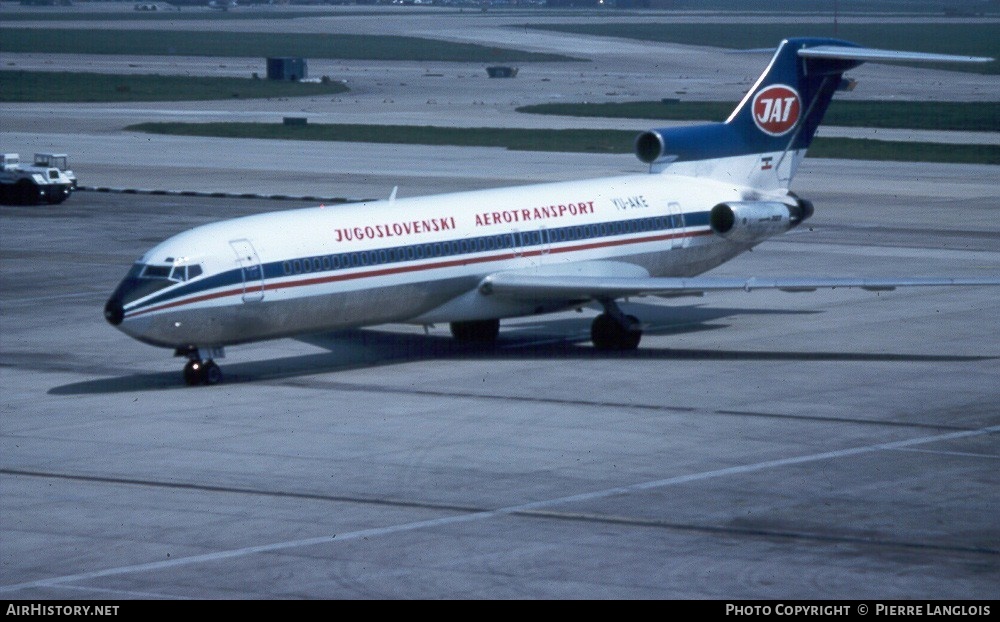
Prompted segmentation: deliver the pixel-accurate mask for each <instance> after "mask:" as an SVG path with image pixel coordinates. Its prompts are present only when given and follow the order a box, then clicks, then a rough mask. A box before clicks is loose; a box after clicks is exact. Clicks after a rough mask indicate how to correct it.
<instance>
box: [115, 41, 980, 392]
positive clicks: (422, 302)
mask: <svg viewBox="0 0 1000 622" xmlns="http://www.w3.org/2000/svg"><path fill="white" fill-rule="evenodd" d="M988 60H990V59H985V58H970V57H956V56H944V55H937V54H922V53H910V52H892V51H886V50H876V49H870V48H863V47H859V46H857V45H855V44H852V43H848V42H845V41H837V40H831V39H788V40H785V41H783V42H782V43H781V44H780V46H779V47H778V49H777V52H776V53H775V55H774V57H773V58H772V60H771V62H770V64H769V65H768V67H767V69H766V70H765V71H764V73H763V75H762V76H761V77H760V79H759V80H758V81H757V83H756V84H755V85H754V86H753V88H752V89H750V91H749V92H748V93H747V95H746V97H745V98H744V99H743V101H742V102H740V104H739V105H738V106H737V108H736V110H735V111H734V112H733V113H732V115H731V116H730V117H729V119H728V120H727V121H725V122H724V123H715V124H708V125H699V126H693V127H681V128H669V129H656V130H650V131H648V132H645V133H643V134H641V135H640V136H639V137H638V138H637V140H636V144H635V147H636V154H637V155H638V157H639V159H640V160H642V161H643V162H645V163H648V164H649V165H650V172H649V174H642V175H631V176H624V177H612V178H607V179H597V180H591V181H578V182H565V183H554V184H545V185H533V186H523V187H517V188H510V189H502V190H487V191H476V192H463V193H455V194H446V195H438V196H428V197H419V198H412V199H405V200H403V199H400V200H392V199H390V200H389V201H379V202H371V203H362V204H356V205H351V206H342V207H338V208H335V209H330V208H327V209H322V208H319V207H317V208H311V209H301V210H292V211H285V212H276V213H271V214H261V215H257V216H250V217H246V218H238V219H234V220H229V221H225V222H218V223H215V224H210V225H206V226H202V227H198V228H196V229H192V230H190V231H187V232H185V233H181V234H179V235H176V236H174V237H172V238H170V239H169V240H167V241H165V242H163V243H162V244H159V245H158V246H156V247H154V248H153V249H152V250H150V251H149V252H147V253H146V254H145V255H143V257H142V258H141V259H140V260H139V261H138V263H136V264H135V265H134V266H133V267H132V270H131V271H130V272H129V273H128V275H127V276H126V277H125V279H124V280H123V281H122V282H121V284H120V285H119V286H118V288H117V289H116V290H115V291H114V293H113V294H112V295H111V298H110V299H109V300H108V302H107V305H106V306H105V309H104V315H105V317H106V318H107V320H108V322H110V323H111V324H112V325H114V326H117V327H118V328H119V329H120V330H122V331H123V332H125V333H126V334H128V335H130V336H132V337H134V338H136V339H138V340H140V341H143V342H145V343H148V344H152V345H156V346H162V347H167V348H173V349H174V350H175V352H176V354H178V355H180V356H186V357H187V358H188V363H187V366H186V367H185V368H184V378H185V380H186V381H187V382H188V383H189V384H200V383H205V384H214V383H216V382H218V381H219V380H220V379H221V372H220V370H219V367H218V366H217V365H216V364H215V362H214V359H216V358H219V357H221V356H222V352H223V347H224V346H227V345H232V344H239V343H247V342H252V341H259V340H264V339H274V338H278V337H287V336H292V335H300V334H305V333H315V332H321V331H327V330H333V329H340V328H348V327H358V326H368V325H374V324H384V323H392V322H406V323H415V324H432V323H438V322H448V323H450V324H451V330H452V333H453V335H454V336H455V338H457V339H460V340H469V341H491V340H493V339H495V338H496V337H497V333H498V330H499V325H500V319H501V318H510V317H517V316H525V315H531V314H538V313H548V312H553V311H560V310H564V309H568V308H573V307H579V306H580V305H583V304H588V303H593V302H596V303H599V305H600V306H601V307H603V310H604V312H603V313H601V314H600V315H598V316H597V317H596V318H595V319H594V321H593V326H592V328H591V336H592V339H593V342H594V346H595V347H597V348H599V349H632V348H636V347H637V346H638V345H639V339H640V337H641V327H642V325H641V321H640V319H639V318H636V317H633V316H629V315H626V314H624V313H623V312H622V310H621V309H620V308H619V306H618V305H617V303H616V301H617V300H618V299H621V298H624V297H626V296H639V295H645V294H652V295H660V296H674V295H677V296H681V295H688V294H700V293H702V292H708V291H718V290H737V289H739V290H750V289H781V290H788V291H813V290H815V289H817V288H832V287H862V288H865V289H872V290H884V289H892V288H895V287H905V286H921V285H924V286H943V285H997V284H1000V278H980V279H960V278H955V279H941V278H934V279H918V278H871V279H858V278H835V277H830V276H828V275H826V276H819V277H771V276H769V277H765V278H751V279H733V278H713V277H706V276H698V275H701V274H702V273H704V272H706V271H708V270H710V269H712V268H714V267H716V266H718V265H720V264H722V263H724V262H726V261H728V260H730V259H732V258H733V257H736V256H737V255H739V254H740V253H743V252H744V251H747V250H749V249H750V248H752V247H754V246H755V245H757V244H759V243H761V242H763V241H764V240H766V239H767V238H769V237H771V236H773V235H777V234H779V233H782V232H784V231H787V230H789V229H791V228H792V227H795V226H796V225H798V224H799V223H801V222H802V221H803V220H805V219H807V218H809V217H810V216H811V215H812V213H813V206H812V204H811V203H810V202H809V201H806V200H803V199H799V198H798V197H797V196H795V195H794V194H792V193H791V192H789V189H788V188H789V184H790V182H791V180H792V177H793V176H794V174H795V171H796V168H797V167H798V165H799V164H800V163H801V161H802V158H803V157H805V153H806V149H807V148H808V147H809V144H810V142H811V141H812V138H813V135H814V134H815V132H816V128H817V126H818V125H819V123H820V120H821V119H822V117H823V113H824V112H825V111H826V109H827V106H828V105H829V103H830V100H831V98H832V97H833V94H834V93H835V92H836V91H837V90H838V89H841V88H842V86H843V85H844V84H845V83H846V80H845V79H844V78H843V73H844V71H846V70H848V69H851V68H853V67H856V66H858V65H859V64H861V63H862V62H864V61H938V62H939V61H964V62H983V61H988Z"/></svg>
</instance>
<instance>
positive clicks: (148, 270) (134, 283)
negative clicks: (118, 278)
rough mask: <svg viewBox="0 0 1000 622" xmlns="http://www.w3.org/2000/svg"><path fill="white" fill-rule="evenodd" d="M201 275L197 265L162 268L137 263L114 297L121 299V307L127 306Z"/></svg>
mask: <svg viewBox="0 0 1000 622" xmlns="http://www.w3.org/2000/svg"><path fill="white" fill-rule="evenodd" d="M201 274H202V268H201V266H200V265H198V264H192V265H180V266H169V265H167V266H164V265H153V264H142V263H137V264H135V265H134V266H132V269H131V270H129V273H128V275H127V276H126V277H125V280H124V281H122V283H121V285H119V286H118V290H117V291H116V295H117V296H119V297H120V298H121V301H122V304H123V305H127V304H129V303H130V302H134V301H136V300H139V299H140V298H145V297H146V296H149V295H150V294H152V293H155V292H158V291H160V290H161V289H164V288H167V287H170V286H171V285H175V284H177V283H183V282H184V281H187V280H189V279H193V278H195V277H197V276H199V275H201Z"/></svg>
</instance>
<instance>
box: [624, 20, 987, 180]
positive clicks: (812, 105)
mask: <svg viewBox="0 0 1000 622" xmlns="http://www.w3.org/2000/svg"><path fill="white" fill-rule="evenodd" d="M991 60H993V59H991V58H983V57H971V56H954V55H950V54H927V53H922V52H897V51H891V50H877V49H873V48H865V47H861V46H859V45H857V44H854V43H850V42H848V41H840V40H837V39H818V38H796V39H785V40H784V41H782V42H781V44H780V45H779V46H778V50H777V51H776V52H775V54H774V57H773V58H772V59H771V62H770V64H769V65H768V66H767V69H765V70H764V73H763V74H762V75H761V76H760V78H759V79H758V80H757V83H756V84H754V85H753V88H751V89H750V90H749V91H748V92H747V94H746V97H744V98H743V101H741V102H740V103H739V105H738V106H737V107H736V109H735V110H734V111H733V113H732V114H731V115H730V116H729V118H728V119H726V121H725V122H723V123H712V124H706V125H696V126H689V127H672V128H662V129H653V130H649V131H647V132H643V133H642V134H640V135H639V137H638V138H637V139H636V142H635V151H636V155H637V156H638V157H639V159H640V160H642V161H643V162H646V163H647V164H649V165H650V172H654V173H660V172H663V173H671V174H679V175H697V176H700V177H709V178H713V179H718V180H720V181H731V182H733V183H735V184H738V185H741V186H750V187H753V188H757V189H760V190H765V191H767V190H779V189H787V188H788V186H789V184H790V183H791V180H792V177H794V175H795V171H796V169H797V168H798V165H799V163H800V162H801V161H802V159H803V158H804V157H805V154H806V150H807V149H808V148H809V145H810V144H812V140H813V136H814V135H815V134H816V129H817V128H818V127H819V124H820V122H821V121H822V120H823V115H824V114H825V113H826V109H827V107H829V105H830V100H831V99H832V98H833V95H834V93H836V92H837V91H838V90H849V89H850V88H852V87H853V82H852V81H850V80H847V79H845V78H844V72H845V71H847V70H849V69H853V68H854V67H857V66H858V65H860V64H862V63H863V62H865V61H871V62H898V61H905V62H989V61H991Z"/></svg>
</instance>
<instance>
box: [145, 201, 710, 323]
mask: <svg viewBox="0 0 1000 622" xmlns="http://www.w3.org/2000/svg"><path fill="white" fill-rule="evenodd" d="M708 219H709V212H692V213H687V214H684V216H683V220H682V219H681V218H680V217H679V216H669V215H665V216H650V217H645V218H635V219H631V220H613V221H606V222H600V223H589V224H582V225H572V226H567V227H553V228H551V229H549V228H545V229H542V228H539V229H530V230H526V231H520V232H517V233H512V232H507V233H498V234H493V235H486V236H479V237H475V238H461V239H456V240H442V241H439V242H424V243H419V244H409V245H405V246H393V247H387V248H377V249H370V250H363V251H353V252H346V253H334V254H330V255H319V256H314V257H301V258H295V259H289V260H283V261H272V262H268V263H265V264H263V274H264V282H265V284H266V285H265V289H280V288H285V287H294V286H301V285H314V284H318V283H328V282H335V281H343V280H348V279H355V278H365V277H371V276H381V275H386V274H399V273H403V272H409V271H417V270H427V269H434V268H446V267H452V266H460V265H464V264H468V263H470V261H469V260H468V259H462V260H457V261H456V260H454V259H453V258H457V257H463V256H468V255H473V254H479V253H486V252H491V251H492V252H496V251H499V252H500V254H497V255H490V256H487V257H482V258H479V259H477V260H476V263H480V262H489V261H500V260H506V259H514V258H516V257H518V256H529V257H530V256H537V255H541V254H544V253H547V252H552V253H559V252H566V251H577V250H589V249H590V248H600V247H606V246H614V245H617V244H607V243H598V244H593V242H594V241H595V240H602V239H606V238H610V237H617V236H622V235H640V234H654V235H653V236H649V235H646V236H641V237H635V238H628V239H625V240H622V241H621V245H625V244H637V243H644V242H652V241H659V240H666V239H670V238H673V237H678V236H679V235H681V233H680V231H681V230H682V229H683V228H684V227H688V228H695V227H706V226H708ZM668 232H672V233H670V234H668V235H663V234H664V233H668ZM699 233H701V232H699ZM515 238H516V239H515ZM573 242H578V243H579V242H589V244H583V245H580V244H577V245H576V246H571V247H569V248H567V249H559V248H551V249H550V250H543V249H546V248H549V247H551V246H552V245H553V244H564V243H571V244H572V243H573ZM449 258H452V260H449ZM415 261H423V262H428V261H431V262H434V263H430V264H426V263H425V264H420V265H416V266H412V267H411V268H409V269H407V268H395V269H392V268H389V266H398V265H399V264H404V263H411V262H415ZM306 265H308V266H309V269H308V270H306V268H305V267H306ZM317 268H318V269H317ZM359 268H361V269H363V268H373V270H368V271H362V272H360V273H358V272H350V273H348V272H346V271H347V270H356V269H359ZM380 268H381V269H380ZM302 275H315V276H316V278H313V279H305V280H298V281H293V282H287V281H286V282H281V283H273V281H274V280H275V279H280V278H284V277H288V276H302ZM224 287H230V288H238V289H237V290H232V291H223V292H217V293H213V294H208V293H206V292H209V291H210V290H215V289H219V288H224ZM242 293H243V270H242V269H240V268H237V269H234V270H228V271H226V272H221V273H219V274H216V275H213V276H209V277H206V278H204V279H199V280H197V281H194V282H191V283H188V284H185V285H182V286H180V287H177V288H175V289H171V290H169V291H166V292H164V293H162V294H159V295H157V296H154V297H152V298H150V299H149V300H146V301H144V302H142V303H141V304H139V305H137V306H136V307H134V308H132V309H129V310H128V311H127V312H126V317H134V316H136V315H140V314H144V313H149V312H152V311H156V310H160V309H162V308H166V307H170V306H175V305H174V304H170V303H171V302H172V301H176V300H178V299H180V298H187V297H188V296H195V297H194V298H192V299H190V300H184V301H183V304H187V303H191V302H200V301H202V300H208V299H212V298H219V297H222V296H228V295H236V294H242ZM198 294H201V295H198Z"/></svg>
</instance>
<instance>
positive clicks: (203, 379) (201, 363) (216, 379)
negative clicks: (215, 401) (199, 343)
mask: <svg viewBox="0 0 1000 622" xmlns="http://www.w3.org/2000/svg"><path fill="white" fill-rule="evenodd" d="M177 356H186V357H187V358H188V362H187V364H186V365H185V366H184V382H186V383H187V384H188V386H192V387H193V386H196V385H199V384H206V385H209V384H219V383H220V382H222V370H221V369H219V366H218V365H216V363H215V361H213V360H212V359H210V358H209V359H202V355H201V352H200V351H199V350H198V349H197V348H192V349H189V350H178V351H177Z"/></svg>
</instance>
